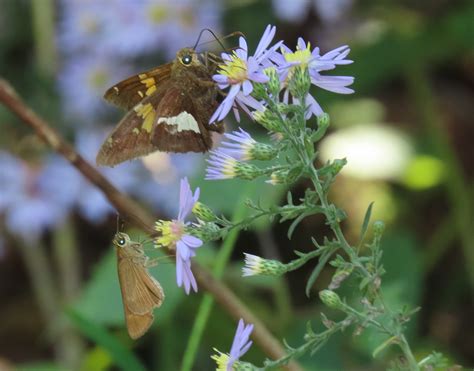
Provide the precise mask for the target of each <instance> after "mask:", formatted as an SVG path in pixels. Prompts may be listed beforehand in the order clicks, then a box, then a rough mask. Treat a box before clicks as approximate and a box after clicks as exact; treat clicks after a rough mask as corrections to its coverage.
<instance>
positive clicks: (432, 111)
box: [406, 65, 474, 289]
mask: <svg viewBox="0 0 474 371" xmlns="http://www.w3.org/2000/svg"><path fill="white" fill-rule="evenodd" d="M406 80H407V83H408V87H409V90H410V93H411V94H412V96H413V100H414V102H415V106H416V108H417V109H418V112H419V115H420V119H421V121H422V123H423V124H424V125H425V132H426V135H427V136H428V138H429V139H430V140H431V142H432V144H433V146H434V148H435V150H436V151H437V152H438V155H439V156H440V158H441V159H442V160H443V161H444V162H445V163H446V171H447V176H446V179H447V181H446V182H445V187H446V193H447V196H448V199H449V202H450V204H451V210H450V214H451V215H452V216H453V219H455V221H456V223H455V224H456V225H455V227H456V228H457V232H458V235H459V240H460V243H461V246H462V248H463V251H464V255H465V258H466V264H465V267H466V270H467V273H468V277H469V282H470V284H471V288H472V289H474V269H473V268H472V267H474V243H473V241H472V226H471V222H472V217H473V210H472V209H473V208H472V200H471V197H470V192H469V191H468V186H467V183H466V179H465V176H464V174H463V171H462V169H461V166H460V164H459V161H458V159H457V157H456V154H455V152H454V150H453V147H452V145H451V144H450V143H449V140H448V137H449V136H448V135H447V134H446V130H445V127H446V125H445V123H444V122H443V115H442V112H440V110H439V109H438V105H437V104H436V102H435V96H434V95H433V90H432V89H431V87H430V84H429V79H428V77H427V75H426V69H425V68H424V67H423V66H420V65H415V66H411V67H410V69H409V70H408V71H407V77H406Z"/></svg>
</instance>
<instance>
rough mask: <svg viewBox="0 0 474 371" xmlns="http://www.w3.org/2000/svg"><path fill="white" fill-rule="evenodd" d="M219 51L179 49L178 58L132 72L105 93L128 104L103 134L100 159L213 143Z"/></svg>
mask: <svg viewBox="0 0 474 371" xmlns="http://www.w3.org/2000/svg"><path fill="white" fill-rule="evenodd" d="M218 60H219V59H218V57H216V56H213V55H212V54H198V53H196V51H195V50H194V49H192V48H184V49H181V50H180V51H179V52H178V53H177V54H176V59H175V60H174V61H173V62H171V63H167V64H164V65H162V66H159V67H157V68H155V69H153V70H150V71H147V72H144V73H141V74H138V75H136V76H132V77H130V78H128V79H126V80H124V81H122V82H120V83H118V84H117V85H115V86H112V87H111V88H110V89H108V90H107V92H106V93H105V96H104V97H105V99H106V100H108V101H109V102H111V103H113V104H115V105H117V106H119V107H122V108H125V109H127V110H129V112H128V113H127V114H126V115H125V117H124V118H123V119H122V120H121V121H120V122H119V124H118V125H117V127H116V128H115V129H114V130H113V131H112V133H111V134H110V135H109V137H108V138H107V139H106V140H105V142H104V143H103V145H102V147H101V148H100V151H99V154H98V155H97V164H99V165H106V166H114V165H116V164H119V163H121V162H123V161H126V160H129V159H133V158H136V157H140V156H144V155H147V154H149V153H151V152H154V151H157V150H159V151H164V152H205V151H208V150H209V149H211V147H212V135H211V133H210V132H211V131H215V132H219V133H222V131H223V124H222V123H216V124H209V119H210V118H211V116H212V114H213V112H214V111H215V110H216V108H217V106H218V104H219V102H218V92H217V86H216V84H215V82H214V81H213V80H212V75H213V74H214V73H215V71H216V68H217V61H218Z"/></svg>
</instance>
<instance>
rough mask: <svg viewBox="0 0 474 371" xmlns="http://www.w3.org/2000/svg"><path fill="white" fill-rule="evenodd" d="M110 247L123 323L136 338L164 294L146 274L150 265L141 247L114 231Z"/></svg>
mask: <svg viewBox="0 0 474 371" xmlns="http://www.w3.org/2000/svg"><path fill="white" fill-rule="evenodd" d="M113 244H114V245H115V250H116V252H117V270H118V276H119V282H120V290H121V292H122V302H123V309H124V312H125V323H126V324H127V330H128V334H129V335H130V337H131V338H132V339H137V338H139V337H140V336H142V335H143V334H145V332H147V330H148V329H149V328H150V326H151V324H152V323H153V309H155V308H158V307H160V306H161V304H162V303H163V300H164V298H165V295H164V293H163V289H162V288H161V285H160V283H159V282H158V281H157V280H155V279H154V278H153V277H152V276H151V275H150V273H149V272H148V269H147V267H149V266H151V265H152V264H150V262H149V260H148V258H147V257H146V255H145V253H144V252H143V245H142V244H141V243H139V242H135V241H132V240H130V237H129V236H128V234H126V233H121V232H117V233H116V235H115V237H114V240H113Z"/></svg>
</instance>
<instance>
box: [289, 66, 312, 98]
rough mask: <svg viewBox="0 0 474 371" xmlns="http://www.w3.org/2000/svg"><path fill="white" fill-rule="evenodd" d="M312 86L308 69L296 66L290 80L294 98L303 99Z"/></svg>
mask: <svg viewBox="0 0 474 371" xmlns="http://www.w3.org/2000/svg"><path fill="white" fill-rule="evenodd" d="M310 86H311V78H310V76H309V71H308V68H307V67H304V66H295V67H294V72H293V75H292V76H291V78H290V82H289V85H288V87H289V89H290V93H291V95H292V96H293V97H296V98H298V99H301V97H305V96H306V94H307V93H308V91H309V88H310Z"/></svg>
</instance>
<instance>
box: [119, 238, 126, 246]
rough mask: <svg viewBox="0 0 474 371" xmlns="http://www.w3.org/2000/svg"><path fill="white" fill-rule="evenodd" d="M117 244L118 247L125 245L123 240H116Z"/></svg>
mask: <svg viewBox="0 0 474 371" xmlns="http://www.w3.org/2000/svg"><path fill="white" fill-rule="evenodd" d="M118 244H119V245H120V246H123V245H125V238H121V239H119V240H118Z"/></svg>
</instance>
